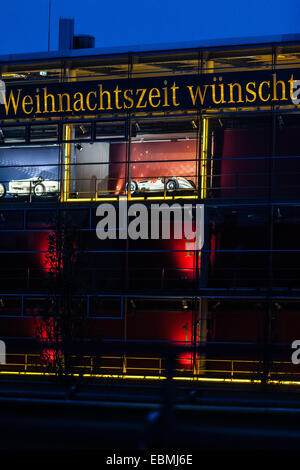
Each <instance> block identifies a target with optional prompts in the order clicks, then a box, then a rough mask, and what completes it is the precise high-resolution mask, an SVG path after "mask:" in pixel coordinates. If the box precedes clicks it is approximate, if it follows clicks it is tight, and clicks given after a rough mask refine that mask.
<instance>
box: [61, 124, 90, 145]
mask: <svg viewBox="0 0 300 470" xmlns="http://www.w3.org/2000/svg"><path fill="white" fill-rule="evenodd" d="M91 137H92V124H91V123H90V122H78V123H76V124H65V125H64V132H63V140H64V141H74V140H79V141H82V140H90V139H91Z"/></svg>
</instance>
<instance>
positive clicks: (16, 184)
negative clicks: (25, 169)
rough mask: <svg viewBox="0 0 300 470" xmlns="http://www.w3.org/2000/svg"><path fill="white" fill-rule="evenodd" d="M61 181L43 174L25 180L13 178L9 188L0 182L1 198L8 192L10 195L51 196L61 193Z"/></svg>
mask: <svg viewBox="0 0 300 470" xmlns="http://www.w3.org/2000/svg"><path fill="white" fill-rule="evenodd" d="M59 188H60V185H59V182H58V181H53V180H47V179H44V178H42V177H41V176H39V177H37V178H28V179H25V180H12V181H10V182H9V183H8V190H6V187H5V185H4V184H3V183H0V198H3V197H5V195H6V194H9V195H10V196H29V195H30V194H33V195H34V196H36V197H43V196H51V195H55V194H58V193H59Z"/></svg>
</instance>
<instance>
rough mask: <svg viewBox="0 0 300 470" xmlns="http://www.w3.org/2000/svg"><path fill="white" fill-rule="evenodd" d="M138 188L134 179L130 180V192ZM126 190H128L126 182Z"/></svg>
mask: <svg viewBox="0 0 300 470" xmlns="http://www.w3.org/2000/svg"><path fill="white" fill-rule="evenodd" d="M137 189H138V185H137V182H136V181H131V182H130V193H131V194H133V193H134V192H135V191H136V190H137ZM126 192H128V183H126Z"/></svg>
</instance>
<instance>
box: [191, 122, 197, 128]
mask: <svg viewBox="0 0 300 470" xmlns="http://www.w3.org/2000/svg"><path fill="white" fill-rule="evenodd" d="M192 124H193V128H194V129H198V126H197V124H196V123H195V121H192Z"/></svg>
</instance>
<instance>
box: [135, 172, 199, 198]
mask: <svg viewBox="0 0 300 470" xmlns="http://www.w3.org/2000/svg"><path fill="white" fill-rule="evenodd" d="M165 185H166V190H167V191H176V190H177V189H195V187H196V186H195V183H194V182H193V181H192V180H187V179H185V178H182V177H181V176H172V177H171V178H168V179H167V178H166V179H165V180H164V179H163V178H152V179H150V180H143V181H134V180H131V182H130V192H131V194H133V193H134V192H135V191H151V192H152V191H164V189H165ZM126 192H128V183H126Z"/></svg>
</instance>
